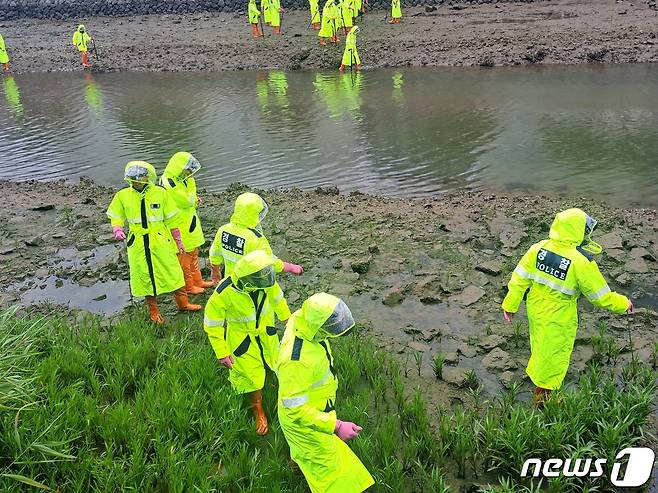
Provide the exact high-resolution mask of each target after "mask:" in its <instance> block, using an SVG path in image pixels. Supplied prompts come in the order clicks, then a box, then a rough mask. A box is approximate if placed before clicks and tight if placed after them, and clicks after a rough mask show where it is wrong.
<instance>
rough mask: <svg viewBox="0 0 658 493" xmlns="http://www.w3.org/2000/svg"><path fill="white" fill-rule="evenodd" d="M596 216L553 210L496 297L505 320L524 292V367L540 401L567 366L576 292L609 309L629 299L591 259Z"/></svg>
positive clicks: (625, 305) (625, 307)
mask: <svg viewBox="0 0 658 493" xmlns="http://www.w3.org/2000/svg"><path fill="white" fill-rule="evenodd" d="M595 226H596V220H594V219H593V218H591V217H590V216H588V215H587V214H586V213H585V212H583V211H582V210H580V209H567V210H565V211H562V212H559V213H558V214H557V215H556V216H555V220H554V221H553V224H552V226H551V230H550V234H549V239H548V240H542V241H540V242H538V243H535V244H534V245H532V246H531V247H530V249H529V250H528V251H527V252H526V254H525V255H524V256H523V258H522V259H521V261H520V262H519V264H518V265H517V266H516V268H515V269H514V272H513V273H512V278H511V279H510V281H509V284H508V289H509V292H508V293H507V296H505V299H504V300H503V303H502V309H503V316H504V318H505V320H507V321H511V319H512V317H513V314H514V313H516V312H517V310H518V309H519V305H520V304H521V301H522V300H523V297H524V296H525V294H526V291H527V292H528V294H527V299H526V308H527V312H528V322H529V326H530V352H531V354H530V360H529V361H528V366H527V368H526V373H527V374H528V376H529V377H530V379H531V380H532V382H533V383H534V384H535V386H536V387H537V388H536V390H535V403H536V404H539V405H540V404H542V403H543V401H544V400H545V399H546V398H547V397H548V395H549V394H550V392H551V391H552V390H554V389H557V388H559V387H560V386H561V385H562V381H563V380H564V377H565V375H566V373H567V370H568V368H569V359H570V357H571V352H572V351H573V345H574V341H575V339H576V331H577V329H578V305H577V303H578V298H579V297H580V295H581V294H584V295H585V297H586V298H587V299H588V300H589V302H590V303H592V304H593V305H595V306H597V307H600V308H605V309H606V310H609V311H611V312H614V313H625V312H629V313H630V312H632V311H633V304H632V303H631V301H630V300H629V299H628V298H627V297H626V296H623V295H621V294H618V293H615V292H612V291H611V290H610V288H609V287H608V284H607V283H606V281H605V279H604V278H603V276H602V275H601V272H600V271H599V268H598V266H597V264H596V262H595V261H594V258H593V257H594V254H597V253H600V252H601V251H602V248H601V247H600V246H599V245H597V244H596V243H594V242H593V241H592V239H591V235H592V232H593V231H594V227H595Z"/></svg>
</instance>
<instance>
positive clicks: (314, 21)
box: [308, 0, 320, 31]
mask: <svg viewBox="0 0 658 493" xmlns="http://www.w3.org/2000/svg"><path fill="white" fill-rule="evenodd" d="M318 3H319V0H308V4H309V6H310V7H311V22H310V25H311V26H312V27H313V29H315V30H316V31H317V30H319V29H320V9H319V8H318Z"/></svg>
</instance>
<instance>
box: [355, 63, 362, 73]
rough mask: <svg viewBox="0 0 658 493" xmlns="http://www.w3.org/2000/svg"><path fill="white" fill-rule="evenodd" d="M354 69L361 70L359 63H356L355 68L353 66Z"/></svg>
mask: <svg viewBox="0 0 658 493" xmlns="http://www.w3.org/2000/svg"><path fill="white" fill-rule="evenodd" d="M354 70H356V71H357V72H359V71H360V70H361V65H358V64H357V65H356V68H355V69H354Z"/></svg>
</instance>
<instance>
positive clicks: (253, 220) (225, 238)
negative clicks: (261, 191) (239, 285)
mask: <svg viewBox="0 0 658 493" xmlns="http://www.w3.org/2000/svg"><path fill="white" fill-rule="evenodd" d="M263 208H264V201H263V199H262V198H260V197H259V196H258V195H256V194H255V193H250V192H247V193H243V194H242V195H240V196H239V197H238V198H237V199H236V201H235V207H234V209H233V215H232V216H231V222H229V223H227V224H225V225H223V226H222V227H220V228H219V229H218V230H217V234H216V235H215V239H214V240H213V242H212V245H211V246H210V253H209V258H210V263H211V264H212V265H222V264H224V276H225V277H228V276H230V275H231V273H232V272H233V267H234V266H235V263H236V262H237V261H238V260H240V259H241V258H242V256H243V255H246V254H248V253H249V252H253V251H254V250H264V251H266V252H267V253H269V254H272V248H271V247H270V243H269V241H267V238H265V235H263V232H262V230H261V228H260V219H259V217H260V213H261V212H262V210H263ZM272 256H273V259H274V270H275V271H276V272H281V271H283V261H282V260H280V259H278V258H277V257H276V256H274V255H273V254H272Z"/></svg>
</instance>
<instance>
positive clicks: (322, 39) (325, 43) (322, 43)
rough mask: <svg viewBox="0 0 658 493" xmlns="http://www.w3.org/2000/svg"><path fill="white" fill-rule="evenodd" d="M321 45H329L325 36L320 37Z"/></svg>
mask: <svg viewBox="0 0 658 493" xmlns="http://www.w3.org/2000/svg"><path fill="white" fill-rule="evenodd" d="M320 46H327V40H326V39H324V38H320Z"/></svg>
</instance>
